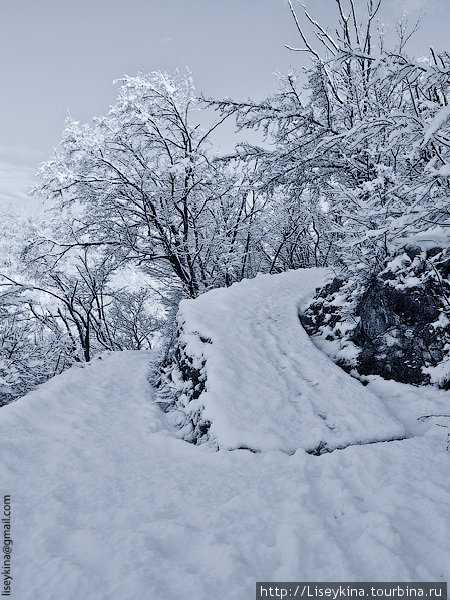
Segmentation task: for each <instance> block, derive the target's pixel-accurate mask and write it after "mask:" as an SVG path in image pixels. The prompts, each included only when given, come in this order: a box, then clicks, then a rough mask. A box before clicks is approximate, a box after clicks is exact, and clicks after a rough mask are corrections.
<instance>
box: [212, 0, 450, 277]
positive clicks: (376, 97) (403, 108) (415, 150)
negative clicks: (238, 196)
mask: <svg viewBox="0 0 450 600" xmlns="http://www.w3.org/2000/svg"><path fill="white" fill-rule="evenodd" d="M288 3H289V6H290V8H291V11H292V16H293V18H294V20H295V24H296V26H297V29H298V33H299V36H300V39H301V46H300V47H299V48H293V50H296V51H299V52H306V53H307V54H309V56H310V57H311V59H312V66H311V68H310V69H309V70H308V71H307V76H308V81H307V83H306V86H303V87H302V85H300V84H299V82H298V80H297V79H296V78H295V77H294V76H293V75H288V76H285V77H283V78H281V79H282V81H281V84H282V88H281V91H280V92H279V93H278V94H276V95H274V96H272V97H270V98H268V99H267V100H265V101H263V102H259V103H253V102H250V101H248V102H242V103H240V102H230V101H229V100H225V101H223V102H215V103H214V104H215V106H216V107H217V108H219V109H220V110H221V111H222V113H223V114H236V115H237V123H238V126H239V127H241V128H242V127H251V128H262V129H263V132H264V133H265V134H266V135H267V136H268V138H269V140H272V141H273V144H274V145H273V147H272V148H270V149H269V150H266V149H261V148H254V147H250V146H246V147H243V148H242V153H244V154H245V155H246V156H247V157H248V159H249V160H254V158H255V157H258V161H259V164H260V167H261V168H260V172H261V178H262V181H263V182H264V183H265V185H266V187H267V189H268V190H269V191H270V192H271V193H272V194H274V191H276V193H277V194H278V195H282V196H284V198H285V202H284V204H285V206H286V208H285V212H286V215H287V222H286V226H285V228H284V230H285V231H287V232H289V233H288V234H287V235H285V237H288V238H289V239H292V238H293V239H295V236H296V233H297V232H298V231H306V232H308V233H309V234H314V233H316V235H318V237H319V239H320V243H319V245H318V246H317V247H316V250H320V252H319V254H320V256H321V257H322V259H321V261H319V264H321V262H322V264H323V263H324V262H325V261H324V257H327V259H329V258H330V256H334V254H336V255H337V256H338V258H339V260H340V261H341V263H343V264H344V266H345V267H346V268H347V269H350V270H351V271H354V270H355V269H356V270H358V269H361V268H363V269H364V271H365V272H373V271H377V270H380V269H381V268H382V267H383V261H384V259H385V258H386V256H387V255H388V254H389V253H390V252H391V251H393V250H394V249H395V247H398V246H399V245H401V244H404V243H405V241H406V239H408V238H410V237H411V235H414V234H417V233H419V232H424V231H426V230H428V229H429V228H431V227H436V226H438V225H439V226H444V227H446V226H448V225H449V224H450V223H449V203H448V199H449V175H450V167H449V161H450V158H449V148H450V109H449V101H450V90H449V85H450V80H449V73H450V57H449V54H448V53H446V52H443V53H436V52H435V51H434V50H433V49H431V50H430V56H429V58H421V59H417V60H413V59H410V58H409V57H408V55H407V54H406V50H405V45H406V42H407V39H408V37H409V34H408V33H407V32H406V30H405V28H404V26H403V25H402V24H400V26H399V31H398V33H399V37H398V43H397V45H396V47H394V48H392V49H388V48H387V47H386V45H385V41H384V39H383V36H382V35H381V34H379V33H378V32H377V27H378V25H377V22H376V17H377V15H378V13H379V10H380V8H381V1H378V2H373V1H372V0H369V1H368V2H367V3H366V4H365V9H366V12H365V14H364V15H363V14H362V13H363V10H361V11H360V13H361V14H359V13H358V12H357V9H356V7H355V3H354V2H353V1H352V0H349V1H348V2H345V1H344V0H337V2H336V3H333V5H334V6H336V7H337V11H338V12H337V22H338V23H337V25H338V26H337V33H336V34H332V33H330V31H329V30H328V29H326V28H325V27H323V26H322V25H321V24H320V23H318V22H317V21H315V19H314V18H313V17H312V16H311V15H310V14H309V12H308V11H307V10H306V9H305V10H304V21H305V22H306V23H307V24H308V25H309V27H310V29H311V32H312V34H311V36H308V35H307V34H306V33H305V32H306V29H305V25H304V23H303V22H302V20H301V19H300V18H299V17H298V15H297V13H296V11H295V8H294V5H293V4H292V2H291V1H290V0H289V2H288ZM330 4H331V3H330ZM358 10H359V9H358ZM310 37H312V39H313V40H315V42H316V43H315V44H314V43H313V42H312V41H311V39H310ZM293 214H294V215H295V216H296V218H298V225H297V228H296V229H295V228H294V229H293V228H292V226H291V227H289V222H290V221H292V215H293ZM301 215H303V218H301ZM294 222H295V219H294ZM291 231H292V232H293V233H292V234H290V232H291ZM330 242H331V246H330ZM298 243H299V245H305V240H304V239H301V240H299V242H298ZM306 246H308V244H306ZM330 252H331V254H330Z"/></svg>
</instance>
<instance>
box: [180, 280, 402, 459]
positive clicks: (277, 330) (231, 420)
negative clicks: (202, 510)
mask: <svg viewBox="0 0 450 600" xmlns="http://www.w3.org/2000/svg"><path fill="white" fill-rule="evenodd" d="M328 276H329V271H327V270H325V269H299V270H296V271H289V272H287V273H281V274H279V275H262V276H259V277H256V278H255V279H251V280H244V281H242V282H240V283H236V284H234V285H232V286H231V287H230V288H227V289H225V288H220V289H216V290H212V291H210V292H208V293H206V294H203V295H202V296H200V297H199V298H197V299H195V300H184V301H183V302H182V303H181V304H180V310H179V314H178V321H179V329H180V331H181V343H182V344H185V345H186V353H187V354H188V356H190V357H192V358H193V359H194V364H197V366H200V365H201V364H202V363H203V362H204V361H206V364H205V366H204V367H203V368H205V369H206V391H204V392H203V393H202V394H201V395H200V397H199V398H198V399H197V400H193V401H191V402H189V403H188V404H187V405H184V406H183V404H182V406H181V410H182V411H183V410H184V411H186V412H187V413H189V412H192V411H195V410H196V411H199V412H200V413H201V414H202V419H203V420H204V421H207V422H210V423H211V426H210V429H209V438H210V441H211V442H212V443H214V444H216V445H217V446H219V447H220V448H227V449H235V448H242V447H244V448H251V449H253V450H257V451H262V450H264V451H266V450H283V451H286V452H294V451H295V450H296V449H297V448H303V449H305V450H313V449H315V448H318V447H319V446H326V447H327V448H328V449H335V448H343V447H345V446H348V445H350V444H360V443H369V442H373V441H378V440H392V439H395V438H401V437H405V436H406V435H408V433H407V431H406V430H405V428H404V427H403V425H402V424H400V423H399V421H398V420H397V419H396V417H395V416H394V415H393V414H392V412H391V411H390V410H389V408H387V407H386V404H385V403H384V401H383V400H382V399H380V398H379V397H377V396H376V395H374V394H373V393H372V392H370V391H369V390H367V389H366V388H364V387H363V385H362V384H361V383H360V382H359V381H356V380H355V379H352V378H351V377H348V375H347V374H346V373H345V372H344V371H342V369H340V368H339V367H338V366H336V365H335V364H334V363H332V362H331V361H330V359H329V358H328V357H327V356H325V355H324V354H323V353H322V352H321V351H320V350H319V349H318V348H317V347H316V346H315V345H314V344H313V343H312V342H311V340H310V339H309V336H308V335H307V333H306V332H305V330H304V329H303V327H302V326H301V324H300V321H299V317H298V313H299V307H301V306H302V305H303V304H304V303H305V302H307V301H309V300H310V299H311V297H312V296H313V294H314V291H315V289H316V288H317V287H320V286H321V285H323V283H324V280H325V278H326V277H328ZM202 340H203V341H202Z"/></svg>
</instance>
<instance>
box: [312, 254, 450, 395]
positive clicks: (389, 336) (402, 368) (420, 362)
mask: <svg viewBox="0 0 450 600" xmlns="http://www.w3.org/2000/svg"><path fill="white" fill-rule="evenodd" d="M383 267H384V268H383V269H382V271H381V272H380V273H376V274H375V273H373V274H372V275H370V276H365V277H364V276H363V274H361V276H360V277H357V278H352V279H350V280H348V281H347V282H346V283H344V282H343V281H342V280H335V281H334V282H333V283H332V284H329V285H328V286H326V287H325V288H323V289H322V290H321V291H320V292H319V294H318V296H317V297H316V299H315V300H314V302H313V303H312V304H311V305H310V306H309V307H308V309H307V310H306V311H305V312H304V314H303V315H301V321H302V323H303V325H304V327H305V328H306V329H307V331H308V332H309V333H310V334H311V335H312V336H313V339H314V340H315V342H316V343H317V344H318V345H319V346H320V347H321V348H322V349H323V350H324V351H325V352H326V353H328V354H329V355H330V356H332V358H333V359H334V360H335V361H336V362H338V364H340V365H341V366H342V367H343V368H345V369H346V370H349V371H350V370H352V369H356V371H357V372H358V373H359V374H365V375H368V374H378V375H381V376H383V377H385V378H387V379H395V380H397V381H401V382H404V383H414V384H423V383H436V384H438V385H439V386H440V387H444V388H449V387H450V368H449V366H450V365H449V358H448V356H449V348H450V321H449V318H448V316H449V315H450V282H449V279H448V276H449V274H450V248H448V247H446V248H440V247H428V248H426V247H420V246H418V245H415V246H412V245H409V246H405V247H404V248H401V249H399V250H398V251H397V252H396V253H395V255H394V256H393V257H389V258H388V259H386V261H385V263H384V265H383Z"/></svg>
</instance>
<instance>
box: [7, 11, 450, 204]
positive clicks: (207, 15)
mask: <svg viewBox="0 0 450 600" xmlns="http://www.w3.org/2000/svg"><path fill="white" fill-rule="evenodd" d="M295 2H296V0H294V3H295ZM306 3H307V6H308V9H309V10H310V12H311V13H312V14H313V15H314V16H315V17H316V18H317V19H318V20H321V21H322V22H324V23H326V24H330V23H332V15H334V14H335V7H336V3H335V0H309V1H307V2H306ZM362 3H363V0H356V4H357V5H358V4H362ZM384 4H385V9H384V12H383V13H382V15H381V20H382V21H383V22H384V23H385V25H386V27H387V29H388V30H389V29H390V30H392V29H393V27H394V23H395V21H396V20H398V19H399V18H400V17H401V16H402V13H403V12H404V11H405V10H406V11H407V15H408V19H409V21H410V22H411V23H412V22H414V21H415V19H416V18H417V16H418V14H419V11H420V10H421V9H422V10H423V12H424V13H425V14H424V17H423V21H422V26H421V30H420V32H419V33H418V34H416V36H415V38H414V40H413V41H412V42H411V45H410V52H411V54H414V55H416V56H417V55H422V54H426V53H427V51H428V46H429V44H430V43H432V44H433V45H434V46H435V48H436V49H446V48H448V46H449V45H450V44H448V43H447V42H448V26H449V25H448V24H449V23H450V0H428V1H427V2H423V1H421V0H384ZM297 6H298V9H299V13H300V10H301V6H300V5H299V4H297ZM284 44H290V45H293V46H295V45H297V44H299V39H298V34H297V32H296V29H295V26H294V23H293V21H292V18H291V17H290V13H289V10H288V7H287V4H286V0H126V1H125V0H120V1H119V0H0V72H1V80H2V84H3V86H2V88H3V89H2V93H1V94H0V201H1V200H3V202H5V201H13V202H19V203H20V202H24V197H25V194H26V190H27V188H28V187H29V185H30V183H31V182H32V180H33V171H34V169H35V167H36V165H37V164H38V163H39V162H41V161H43V160H46V159H47V158H49V157H50V155H51V153H52V149H53V148H54V147H55V146H56V144H57V143H58V141H59V139H60V135H61V131H62V129H63V126H64V119H65V117H66V116H67V114H68V111H70V113H71V114H72V116H73V117H74V118H75V119H77V120H80V121H82V122H86V121H89V120H90V118H91V117H92V116H95V115H100V114H104V113H105V112H106V111H107V109H108V106H109V105H110V104H111V103H112V102H114V98H115V92H116V90H115V87H114V86H113V85H112V80H114V79H117V78H120V77H122V76H123V75H125V74H128V75H134V74H135V73H136V72H137V71H144V72H148V71H154V70H168V71H173V70H174V69H176V68H177V67H178V68H181V69H184V68H185V67H186V66H188V67H189V68H190V70H191V71H192V73H193V77H194V81H195V83H196V87H197V89H198V91H199V92H204V93H205V94H206V95H207V96H215V97H221V96H230V97H234V98H247V97H252V98H255V99H259V98H263V97H264V96H266V95H268V94H270V93H272V92H273V91H274V90H275V88H276V78H275V77H274V75H273V73H274V72H285V71H287V70H289V69H290V68H296V69H299V70H300V69H301V68H302V66H303V65H305V64H306V62H305V61H306V57H305V56H304V55H301V54H300V53H293V52H290V51H289V50H287V49H286V48H285V47H284ZM229 135H230V134H229V132H228V133H226V132H225V133H224V136H225V137H226V136H229ZM225 137H224V144H225V145H226V144H227V143H229V142H230V139H231V138H230V139H225Z"/></svg>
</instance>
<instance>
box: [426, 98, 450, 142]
mask: <svg viewBox="0 0 450 600" xmlns="http://www.w3.org/2000/svg"><path fill="white" fill-rule="evenodd" d="M449 119H450V106H443V107H442V108H441V109H440V110H438V112H437V113H436V114H435V116H434V117H433V119H431V121H430V123H429V124H428V127H427V128H426V130H425V131H424V139H423V145H425V144H427V143H428V142H429V141H430V139H431V138H432V137H433V136H434V135H435V134H436V133H438V131H439V130H440V129H441V128H442V127H444V126H445V125H446V124H447V121H448V120H449Z"/></svg>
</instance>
